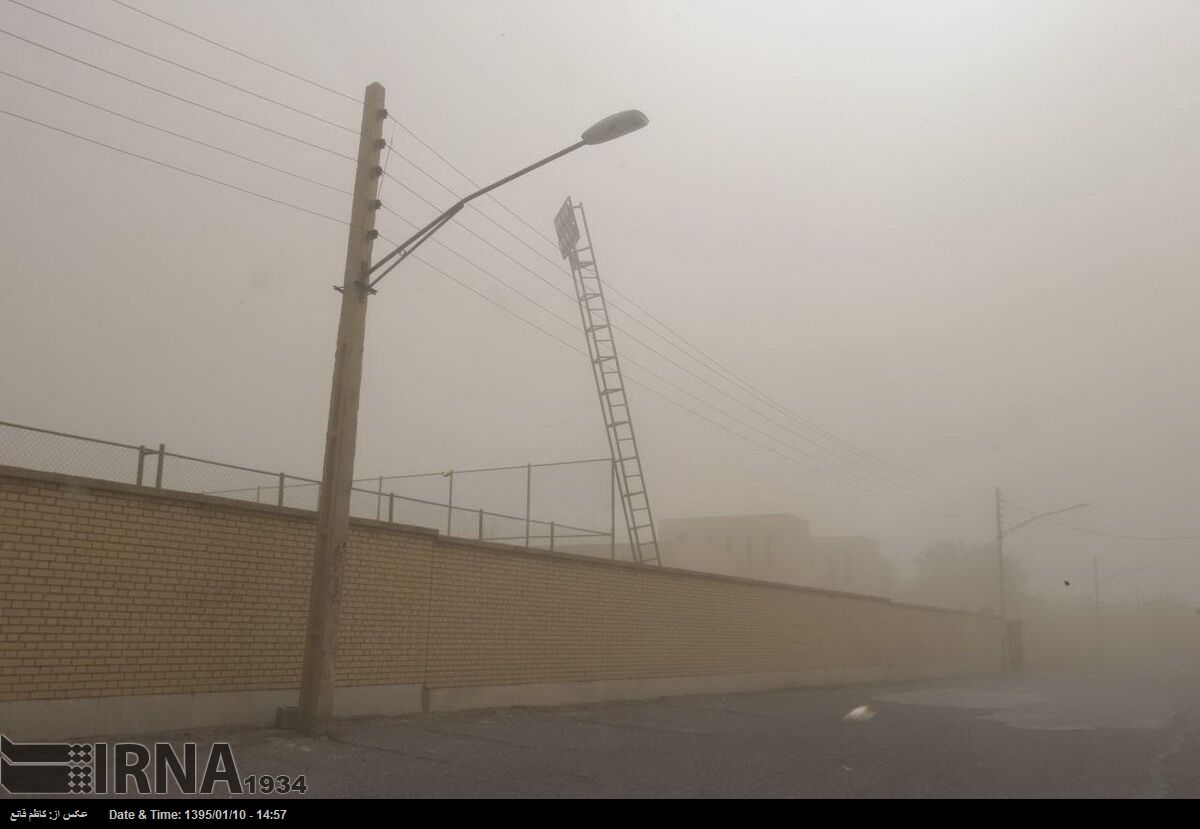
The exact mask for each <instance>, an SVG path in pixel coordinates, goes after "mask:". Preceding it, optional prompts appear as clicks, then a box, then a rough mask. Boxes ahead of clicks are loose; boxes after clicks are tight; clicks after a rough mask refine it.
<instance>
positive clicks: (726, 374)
mask: <svg viewBox="0 0 1200 829" xmlns="http://www.w3.org/2000/svg"><path fill="white" fill-rule="evenodd" d="M388 117H389V118H392V120H393V121H395V122H396V123H397V124H398V125H399V126H400V128H401V129H403V130H405V131H406V132H408V133H409V135H411V136H413V137H414V138H416V139H417V141H418V142H420V143H421V144H422V146H425V147H427V148H428V149H429V150H430V151H431V152H433V153H434V154H435V155H437V157H438V158H440V159H442V160H443V161H446V159H445V158H444V157H443V156H442V155H441V154H439V153H437V151H436V150H434V149H433V148H432V147H431V146H429V145H428V144H427V143H425V142H424V141H423V140H421V139H420V138H419V137H418V136H417V135H416V134H415V133H413V132H412V130H410V129H409V128H408V127H406V126H405V125H404V124H403V123H402V122H400V121H399V120H397V119H395V118H394V117H392V116H390V115H389V116H388ZM397 155H398V156H399V157H400V158H401V159H403V160H404V161H406V162H408V163H409V164H410V165H411V166H412V167H414V168H415V169H416V170H418V171H419V172H420V173H422V174H423V175H425V177H426V178H428V179H430V180H431V181H433V182H434V183H435V184H437V185H438V186H439V187H441V188H442V189H443V190H445V191H446V192H448V193H450V194H451V195H452V196H454V197H455V198H458V193H457V192H456V191H455V190H454V189H453V188H451V187H450V186H449V185H447V184H446V183H445V182H443V181H441V180H440V179H438V178H437V177H436V176H434V175H433V174H431V173H430V172H429V171H427V170H425V169H424V168H423V167H421V165H420V164H418V163H417V162H415V161H413V160H412V159H411V158H409V157H407V156H405V155H402V154H400V153H397ZM446 163H447V164H449V166H450V167H451V168H452V169H454V170H455V171H456V172H458V173H459V175H462V176H463V177H464V178H466V179H467V181H469V182H471V183H472V184H475V185H476V186H478V185H477V182H475V180H474V179H472V178H471V177H470V176H467V175H466V174H465V173H463V172H462V171H461V170H459V169H458V168H457V167H455V166H454V165H453V164H450V162H448V161H446ZM401 186H405V185H401ZM405 189H406V190H408V191H409V192H410V193H412V194H413V195H415V196H416V197H417V198H419V199H421V201H424V202H425V203H426V204H429V205H430V206H431V207H434V209H437V208H436V206H435V205H433V204H432V202H430V201H429V200H428V199H426V198H424V197H423V196H421V195H420V194H419V193H417V192H416V191H414V190H412V189H411V188H409V187H407V186H405ZM489 198H490V199H491V200H492V201H493V202H495V203H496V204H499V205H500V206H501V207H503V208H504V209H505V210H506V211H507V212H509V213H510V214H512V215H513V216H514V217H515V218H517V219H518V221H520V222H521V223H522V224H524V225H525V226H527V227H529V228H530V229H531V230H533V232H534V233H536V234H538V236H540V237H541V238H542V239H544V240H546V241H547V242H549V243H550V244H553V242H552V241H551V240H550V239H549V237H547V236H545V234H543V233H541V231H539V230H537V229H536V228H534V227H533V226H532V225H530V224H529V222H527V221H525V220H524V219H522V218H521V217H520V216H518V215H517V214H516V213H513V211H511V210H509V209H508V208H507V207H505V205H504V204H503V203H502V202H500V201H499V199H497V198H496V197H494V196H491V195H490V194H489ZM468 207H471V208H473V209H474V210H475V212H476V213H478V214H479V215H481V216H483V217H484V218H485V219H487V220H488V221H489V222H491V223H492V224H494V225H496V226H497V227H499V228H500V229H501V230H503V231H504V232H505V233H506V234H508V235H509V236H511V237H512V238H514V239H516V240H517V241H518V242H520V243H521V244H522V245H524V246H525V247H527V248H529V250H531V251H533V252H534V253H535V254H536V255H538V256H539V257H540V258H542V259H543V260H545V261H546V262H548V263H549V264H550V265H551V266H552V267H553V268H554V269H555V270H557V271H560V272H563V273H568V274H569V271H567V270H566V269H565V268H563V267H562V265H561V264H559V263H557V262H554V260H552V259H550V258H549V257H547V256H545V255H544V254H543V253H541V251H538V250H537V249H536V248H534V247H533V246H532V245H530V244H529V243H528V242H526V241H525V240H524V239H522V238H521V237H520V236H518V235H516V234H515V233H513V232H512V231H511V230H510V229H509V228H507V227H505V226H504V225H502V224H500V223H499V222H498V221H496V220H495V219H494V218H493V217H491V216H489V215H488V214H487V213H484V212H483V211H482V210H480V209H479V208H478V207H475V206H474V205H468ZM457 224H458V225H459V226H460V227H464V228H466V226H465V225H463V224H462V223H461V222H457ZM468 232H470V233H471V235H473V236H475V237H476V238H479V239H481V240H482V241H484V242H485V244H487V245H489V246H490V247H492V248H493V249H495V250H497V251H498V252H500V253H501V254H502V255H504V256H505V257H506V258H508V259H510V260H511V261H513V262H514V263H515V264H517V265H518V266H519V267H521V268H523V269H524V270H526V271H527V272H529V273H530V274H531V275H533V276H534V277H535V278H537V279H539V280H541V281H542V282H544V283H546V284H548V285H550V286H551V287H552V288H553V289H554V290H556V291H558V292H559V293H562V294H563V295H564V296H566V297H567V298H568V299H573V298H572V297H571V296H570V294H567V293H565V292H564V291H562V290H561V289H559V288H557V287H556V286H554V285H553V283H550V282H549V281H548V280H547V279H545V278H544V277H542V276H541V275H540V274H537V273H536V272H535V271H533V270H532V269H531V268H529V267H528V266H527V265H525V264H524V263H522V262H520V261H519V260H517V259H515V258H514V257H512V256H511V255H509V254H508V253H506V252H504V251H502V250H501V249H500V248H498V247H496V245H494V244H493V243H491V242H490V241H487V240H486V239H483V237H481V236H479V235H478V234H477V233H474V232H473V231H470V230H468ZM613 290H614V291H615V292H616V293H617V294H618V295H619V296H621V297H624V298H625V299H626V301H628V302H630V303H631V304H633V305H635V306H636V307H638V308H639V310H641V311H642V313H644V314H646V315H647V316H650V317H651V318H652V319H654V320H655V321H656V322H658V323H659V325H662V326H663V327H664V328H666V329H667V330H668V331H671V333H672V334H674V335H675V337H677V338H678V339H680V340H681V341H682V342H684V343H685V345H688V346H689V347H691V348H692V349H693V350H695V351H697V352H699V353H701V354H703V352H701V351H700V349H699V348H698V347H696V346H693V345H691V344H690V343H689V342H688V341H687V340H686V339H684V338H683V336H682V335H680V334H678V333H676V332H675V331H673V330H672V329H670V328H669V327H668V326H666V325H665V324H664V323H662V322H661V321H659V320H658V319H657V318H656V317H654V316H653V315H652V314H651V313H650V312H649V311H646V310H645V309H644V308H641V306H638V305H637V303H636V302H634V301H633V300H632V299H630V298H629V297H628V296H626V295H625V294H624V293H623V292H621V291H620V290H618V289H616V288H615V287H614V288H613ZM610 304H612V305H613V307H614V308H616V309H617V310H618V311H620V312H621V313H623V314H625V315H626V317H628V318H629V319H630V320H632V321H633V322H635V323H637V324H638V325H641V326H642V327H643V328H645V329H646V330H647V331H649V332H650V333H652V334H654V335H655V336H657V337H658V338H660V339H662V340H663V341H664V342H666V343H667V344H668V345H670V346H671V347H672V348H674V349H676V350H677V351H679V352H680V353H681V354H683V355H684V356H686V357H688V358H689V359H691V360H695V361H696V362H697V363H699V364H700V365H701V366H703V367H704V368H705V369H707V370H708V371H712V372H713V373H714V374H716V375H717V376H718V377H720V378H721V379H723V380H725V382H728V383H732V384H733V385H735V386H736V387H739V388H741V389H742V390H743V391H746V392H747V393H749V394H751V395H753V396H755V397H756V398H758V399H759V400H762V401H763V402H765V403H766V404H767V405H769V406H771V407H772V408H774V409H776V410H777V411H779V412H781V413H782V414H784V415H785V416H787V417H790V418H791V419H793V420H795V421H797V422H798V423H800V424H802V425H804V426H805V427H806V428H808V429H809V430H810V431H813V432H816V433H817V434H820V435H822V436H823V437H825V438H826V440H830V441H833V442H835V443H837V444H840V445H842V446H843V447H844V448H846V449H847V450H848V451H851V452H854V453H855V454H856V455H859V456H860V457H863V458H866V459H868V460H872V461H874V463H875V464H876V465H878V466H881V467H882V468H883V469H884V472H883V473H881V472H877V471H875V470H872V469H870V468H869V467H865V466H863V465H862V464H861V463H858V462H857V461H854V460H851V459H849V458H846V457H845V456H844V455H840V454H839V453H838V452H837V451H836V450H834V449H830V448H829V447H827V446H823V445H821V444H820V443H817V442H816V441H814V440H813V439H812V438H810V437H808V436H806V435H802V434H801V433H799V432H797V431H795V430H794V429H791V428H789V427H787V426H784V425H782V424H780V423H779V422H778V421H776V420H774V419H772V418H770V417H767V416H766V415H763V414H762V413H761V412H760V411H758V410H757V409H755V408H754V407H752V406H750V405H749V404H747V403H745V402H744V401H742V400H739V399H737V398H736V397H734V396H733V395H731V394H729V393H728V392H727V391H725V390H724V389H720V388H718V387H717V386H715V385H714V384H712V383H711V382H709V381H707V380H704V379H702V378H699V377H698V375H696V374H695V373H694V372H692V371H690V370H689V369H686V368H683V367H682V366H680V365H679V363H677V362H675V361H674V360H672V359H671V358H669V357H667V356H665V355H663V354H662V352H660V351H658V350H657V349H654V348H653V346H650V345H648V344H647V343H646V342H645V341H644V340H641V339H639V338H638V337H637V336H636V335H634V334H633V333H631V332H630V331H629V330H628V329H624V328H622V327H621V326H617V325H614V328H616V329H617V330H619V331H621V332H622V333H624V334H625V335H626V336H628V337H630V338H632V339H634V340H635V341H636V342H638V343H640V344H642V345H643V346H644V347H646V348H649V349H651V350H652V351H654V352H655V353H656V354H658V355H659V356H660V357H662V358H663V359H665V360H667V361H668V362H671V363H672V364H674V365H675V366H677V367H678V368H680V370H682V371H685V372H687V373H688V374H690V375H691V376H693V377H696V378H697V379H700V381H701V382H703V383H705V384H706V385H708V386H709V387H711V388H713V389H716V390H717V391H718V392H720V393H721V394H723V395H725V396H726V397H729V398H730V399H731V400H734V401H735V402H737V403H738V404H739V405H741V406H744V407H746V408H747V409H750V410H751V411H753V412H755V414H757V415H758V416H759V417H762V418H763V419H764V420H767V421H770V422H772V423H775V424H776V425H778V426H780V427H781V428H784V429H787V430H788V431H790V432H791V433H792V434H795V435H797V436H798V437H800V438H801V439H802V440H804V441H805V442H807V443H809V444H811V445H813V446H816V447H817V448H819V449H820V450H821V451H823V452H826V453H828V454H830V455H832V456H833V457H835V458H838V460H840V461H842V462H843V463H849V464H850V465H852V466H856V467H858V468H860V469H866V470H868V471H869V472H870V473H871V474H873V475H875V476H877V477H880V478H882V479H884V480H888V477H887V476H888V475H891V477H892V480H888V484H889V485H890V486H896V485H901V486H905V487H912V486H913V485H914V483H916V484H917V485H919V486H922V487H926V488H931V487H940V488H942V489H944V490H946V489H948V488H947V487H944V486H943V485H941V484H937V483H931V482H928V481H926V480H924V479H922V478H921V477H920V476H918V475H915V474H914V473H911V472H907V471H905V470H902V469H900V468H899V467H896V466H895V465H894V464H889V463H888V462H887V461H883V460H881V459H879V458H877V457H875V456H874V455H872V454H871V453H869V452H866V451H865V450H861V449H858V448H857V447H854V446H853V445H852V444H849V443H848V442H846V441H844V440H842V439H841V438H838V437H837V436H835V435H832V434H831V433H829V432H827V431H825V430H824V429H821V428H820V427H819V426H816V425H815V424H813V423H810V422H809V421H807V420H805V419H804V418H802V417H800V416H799V415H797V414H795V413H794V412H791V411H789V410H787V409H785V408H783V407H782V406H780V405H779V404H777V403H775V402H774V401H772V400H770V399H769V398H767V397H766V396H765V395H764V394H762V393H761V392H758V391H757V390H756V389H754V387H753V386H751V385H750V384H749V383H746V382H745V381H742V380H741V379H740V378H738V377H737V375H735V374H733V372H731V371H729V370H728V369H724V368H722V367H721V366H720V364H718V363H716V362H715V361H714V360H712V358H707V359H708V361H709V362H710V363H712V365H714V366H716V367H717V368H716V369H714V368H713V367H712V366H710V365H706V364H705V362H704V361H703V360H701V359H699V358H697V357H696V356H695V355H694V354H690V353H688V351H687V350H685V349H683V348H680V346H678V345H677V344H675V343H674V342H672V341H671V340H669V339H667V338H666V337H664V336H663V335H662V334H661V333H659V332H657V331H655V330H654V328H652V327H651V326H649V325H647V324H646V323H644V322H642V321H641V320H639V319H637V317H636V316H634V315H633V314H632V313H630V312H629V311H628V310H627V309H625V308H623V307H622V306H621V305H619V304H617V303H610ZM705 356H706V357H707V355H705ZM731 378H732V379H731ZM893 469H894V470H897V471H892V470H893ZM885 473H886V474H885ZM899 475H905V476H907V477H908V478H909V479H911V480H909V481H905V480H903V479H901V478H898V476H899Z"/></svg>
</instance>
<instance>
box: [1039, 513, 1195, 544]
mask: <svg viewBox="0 0 1200 829" xmlns="http://www.w3.org/2000/svg"><path fill="white" fill-rule="evenodd" d="M1046 520H1047V521H1049V522H1051V523H1053V524H1058V525H1059V526H1060V527H1066V528H1067V529H1070V530H1075V531H1076V532H1081V533H1087V534H1088V535H1099V536H1104V537H1105V538H1120V539H1124V540H1126V541H1195V540H1196V539H1200V535H1125V534H1123V533H1110V532H1104V531H1102V530H1092V529H1088V528H1087V527H1076V526H1075V525H1074V524H1068V523H1066V522H1065V521H1059V520H1057V519H1054V518H1047V519H1046Z"/></svg>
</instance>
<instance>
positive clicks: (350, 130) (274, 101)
mask: <svg viewBox="0 0 1200 829" xmlns="http://www.w3.org/2000/svg"><path fill="white" fill-rule="evenodd" d="M8 2H10V3H12V4H13V5H15V6H20V7H21V8H23V9H28V10H29V11H31V12H33V13H34V14H40V15H42V16H43V17H48V18H49V19H51V20H55V21H58V22H59V23H62V24H63V25H64V26H70V27H71V28H73V29H78V30H79V31H81V32H87V33H88V34H90V35H92V36H94V37H98V38H101V39H103V40H107V41H108V42H109V43H115V44H117V45H118V46H121V47H123V48H125V49H129V50H131V51H133V52H137V53H138V54H139V55H145V56H146V57H149V58H153V59H154V60H157V61H161V62H163V63H165V64H168V65H170V66H174V67H176V68H177V69H182V70H184V71H185V72H191V73H192V74H193V75H197V76H199V77H201V78H205V79H206V80H210V81H213V82H214V83H219V84H221V85H222V86H226V87H229V88H230V89H236V90H237V91H238V92H241V93H243V94H245V95H250V96H252V97H254V98H258V99H259V100H260V101H266V102H268V103H271V104H274V105H275V106H278V107H282V108H283V109H286V110H290V111H291V112H295V113H297V114H299V115H303V116H305V117H307V118H312V119H313V120H315V121H320V122H321V123H322V124H328V125H329V126H331V127H337V128H338V129H340V130H344V131H346V132H348V133H351V134H352V135H358V130H357V129H354V128H353V127H347V126H346V125H345V124H339V123H337V122H336V121H330V120H329V119H328V118H322V117H321V116H320V115H316V114H314V113H312V112H309V111H308V110H305V109H300V108H299V107H295V106H292V105H291V104H287V103H284V102H283V101H280V100H279V99H278V98H272V97H271V96H270V95H263V94H262V93H260V92H255V91H254V90H252V89H246V88H245V87H244V86H238V85H237V84H235V83H231V82H230V81H227V80H224V79H223V78H218V77H217V76H215V75H210V74H208V73H207V72H202V71H200V70H199V69H196V68H194V67H191V66H188V65H187V64H183V63H180V62H179V61H175V60H171V59H170V58H165V57H163V56H162V55H158V54H155V53H154V52H150V51H148V50H146V49H142V48H141V47H139V46H134V45H133V44H132V43H126V42H125V41H123V40H118V39H117V38H115V37H110V36H109V35H106V34H104V33H102V32H97V31H96V30H95V29H89V28H88V27H87V26H83V25H80V24H79V23H73V22H71V21H70V20H66V19H64V18H62V17H58V16H57V15H54V14H51V13H50V12H48V11H44V10H42V9H39V8H37V7H35V6H30V5H29V4H27V3H23V2H21V0H8Z"/></svg>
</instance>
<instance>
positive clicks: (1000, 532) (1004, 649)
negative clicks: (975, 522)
mask: <svg viewBox="0 0 1200 829" xmlns="http://www.w3.org/2000/svg"><path fill="white" fill-rule="evenodd" d="M1086 506H1088V505H1087V504H1074V505H1073V506H1069V507H1063V508H1062V509H1056V510H1051V511H1050V512H1043V513H1039V514H1037V515H1035V516H1033V517H1032V518H1026V519H1025V520H1024V521H1022V522H1021V523H1020V524H1017V525H1015V526H1012V527H1009V528H1008V529H1007V530H1006V529H1004V504H1003V499H1001V497H1000V487H996V570H997V575H998V591H999V593H998V596H999V605H1000V607H999V609H998V610H997V614H998V616H999V617H1000V624H1001V638H1000V666H1001V670H1008V667H1009V665H1008V662H1009V650H1010V648H1009V641H1008V635H1009V631H1008V611H1007V608H1006V607H1005V604H1006V602H1005V591H1004V536H1005V535H1006V534H1007V535H1012V534H1013V533H1015V532H1016V531H1017V530H1019V529H1021V528H1022V527H1024V526H1025V525H1027V524H1032V523H1033V522H1034V521H1037V520H1038V519H1039V518H1048V517H1050V516H1051V515H1058V514H1059V513H1061V512H1069V511H1071V510H1073V509H1083V508H1084V507H1086Z"/></svg>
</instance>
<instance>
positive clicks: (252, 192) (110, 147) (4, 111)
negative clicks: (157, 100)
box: [0, 109, 350, 227]
mask: <svg viewBox="0 0 1200 829" xmlns="http://www.w3.org/2000/svg"><path fill="white" fill-rule="evenodd" d="M0 114H3V115H8V116H10V117H12V118H17V119H20V120H21V121H27V122H28V123H30V124H36V125H38V126H39V127H45V128H46V129H48V130H53V131H54V132H59V133H62V134H63V135H69V136H71V137H72V138H77V139H79V140H80V141H86V142H88V143H89V144H95V145H96V146H97V147H103V148H104V149H106V150H112V151H113V152H117V153H121V154H122V155H127V156H130V157H132V158H139V159H141V160H142V161H148V162H150V163H151V164H157V165H158V166H159V167H166V168H167V169H169V170H175V171H176V172H179V173H185V174H186V175H189V176H193V177H195V178H199V179H203V180H204V181H209V182H212V183H213V184H219V185H221V186H222V187H228V188H229V189H231V190H236V191H238V192H239V193H245V194H246V195H248V196H254V197H255V198H259V199H264V200H266V201H269V202H274V203H275V204H279V205H283V206H284V207H290V208H292V209H293V210H299V211H301V212H303V213H307V214H309V215H310V216H318V217H320V218H322V219H327V220H328V221H331V222H337V223H338V224H340V225H346V226H347V227H349V226H350V223H349V222H347V221H346V220H345V219H339V218H337V217H336V216H330V215H328V214H326V213H321V212H319V211H316V210H309V209H308V208H307V207H301V206H300V205H298V204H292V203H291V202H289V201H284V200H283V199H277V198H275V197H274V196H268V195H266V194H264V193H259V192H257V191H255V190H247V189H246V188H245V187H239V186H238V185H236V184H230V183H229V182H227V181H222V180H221V179H218V178H213V177H212V176H206V175H204V174H203V173H197V172H196V171H195V170H188V169H187V168H185V167H177V166H176V165H174V164H168V163H167V162H165V161H159V160H158V159H157V158H151V157H150V156H146V155H141V154H140V153H135V152H133V151H131V150H126V149H122V148H121V147H116V146H114V145H112V144H106V143H104V142H103V141H97V140H96V139H94V138H88V137H87V136H85V135H80V134H79V133H75V132H71V131H70V130H65V129H63V128H62V127H56V126H53V125H51V124H47V123H44V122H42V121H38V120H35V119H33V118H29V117H27V116H24V115H19V114H17V113H15V112H9V111H8V110H7V109H0Z"/></svg>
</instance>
